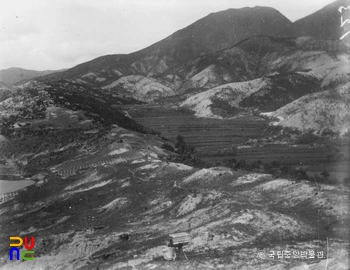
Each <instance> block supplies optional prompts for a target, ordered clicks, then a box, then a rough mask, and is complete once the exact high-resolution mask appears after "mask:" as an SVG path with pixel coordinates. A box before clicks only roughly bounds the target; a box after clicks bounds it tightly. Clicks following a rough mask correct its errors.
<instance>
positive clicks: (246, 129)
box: [120, 105, 335, 164]
mask: <svg viewBox="0 0 350 270" xmlns="http://www.w3.org/2000/svg"><path fill="white" fill-rule="evenodd" d="M120 109H122V110H124V111H127V112H128V113H129V115H130V116H131V117H133V118H134V119H135V120H136V122H137V123H140V124H142V125H144V126H146V127H147V128H151V129H153V130H155V131H158V132H160V133H161V136H164V137H166V138H168V139H169V140H171V141H172V142H175V141H176V136H177V135H178V134H180V135H182V136H183V137H184V138H185V141H186V143H188V144H190V145H193V146H194V147H196V149H197V151H198V152H199V153H200V155H201V156H202V158H203V160H205V161H207V162H209V163H216V162H219V161H222V160H225V159H232V158H235V159H236V160H238V159H244V160H246V161H248V162H252V161H257V160H261V161H263V162H264V163H265V162H273V161H279V162H282V163H288V164H320V163H324V162H327V161H328V160H329V155H330V153H331V152H332V151H333V152H334V151H335V150H334V149H331V148H330V147H326V146H319V145H314V146H310V145H291V144H282V143H275V142H274V143H271V144H270V143H259V142H258V141H259V139H260V140H261V138H268V137H269V136H270V137H272V136H274V135H276V129H275V128H274V127H271V126H269V125H268V120H266V119H264V118H262V117H259V116H242V117H239V118H236V119H230V120H228V119H224V120H222V119H209V118H197V117H195V116H194V115H193V113H192V112H191V111H189V110H186V109H183V108H176V107H170V106H168V107H165V106H164V107H162V106H158V105H133V106H129V105H124V106H120ZM249 141H255V143H248V142H249Z"/></svg>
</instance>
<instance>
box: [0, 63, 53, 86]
mask: <svg viewBox="0 0 350 270" xmlns="http://www.w3.org/2000/svg"><path fill="white" fill-rule="evenodd" d="M56 72H58V70H44V71H37V70H28V69H23V68H17V67H12V68H7V69H2V70H0V81H1V82H3V83H5V84H6V85H7V86H11V85H14V84H16V83H18V82H21V81H27V80H31V79H34V78H36V77H40V76H44V75H47V74H51V73H56Z"/></svg>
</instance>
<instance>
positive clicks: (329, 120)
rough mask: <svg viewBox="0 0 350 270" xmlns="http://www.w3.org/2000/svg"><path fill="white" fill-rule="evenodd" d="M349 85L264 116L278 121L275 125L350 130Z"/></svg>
mask: <svg viewBox="0 0 350 270" xmlns="http://www.w3.org/2000/svg"><path fill="white" fill-rule="evenodd" d="M349 87H350V83H347V84H345V85H342V86H340V87H338V88H337V89H331V90H328V91H323V92H319V93H315V94H309V95H305V96H303V97H301V98H299V99H297V100H295V101H293V102H291V103H289V104H287V105H286V106H284V107H282V108H280V109H278V110H276V111H274V112H269V113H266V114H265V115H268V116H273V117H276V118H278V119H279V121H278V122H276V124H279V125H283V126H289V127H297V128H299V129H301V130H307V129H313V130H319V131H321V132H322V131H324V130H332V131H336V132H339V133H341V134H345V133H349V131H350V96H349V94H350V88H349Z"/></svg>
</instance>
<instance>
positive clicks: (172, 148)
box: [161, 143, 175, 152]
mask: <svg viewBox="0 0 350 270" xmlns="http://www.w3.org/2000/svg"><path fill="white" fill-rule="evenodd" d="M161 148H163V149H165V150H167V151H170V152H175V149H174V147H172V146H171V145H170V144H168V143H163V144H162V146H161Z"/></svg>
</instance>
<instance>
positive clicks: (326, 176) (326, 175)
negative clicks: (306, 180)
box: [321, 170, 330, 178]
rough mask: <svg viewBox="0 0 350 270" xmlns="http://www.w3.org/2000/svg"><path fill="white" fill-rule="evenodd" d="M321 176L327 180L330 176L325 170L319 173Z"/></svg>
mask: <svg viewBox="0 0 350 270" xmlns="http://www.w3.org/2000/svg"><path fill="white" fill-rule="evenodd" d="M321 175H322V176H323V177H324V178H328V177H329V176H330V174H329V173H328V172H327V171H326V170H324V171H323V172H322V173H321Z"/></svg>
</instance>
